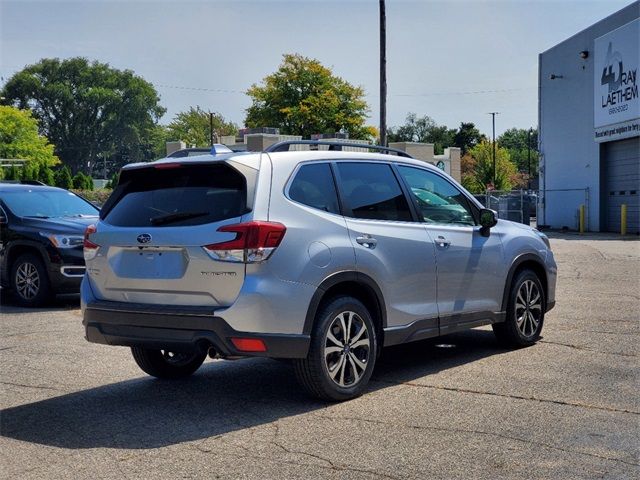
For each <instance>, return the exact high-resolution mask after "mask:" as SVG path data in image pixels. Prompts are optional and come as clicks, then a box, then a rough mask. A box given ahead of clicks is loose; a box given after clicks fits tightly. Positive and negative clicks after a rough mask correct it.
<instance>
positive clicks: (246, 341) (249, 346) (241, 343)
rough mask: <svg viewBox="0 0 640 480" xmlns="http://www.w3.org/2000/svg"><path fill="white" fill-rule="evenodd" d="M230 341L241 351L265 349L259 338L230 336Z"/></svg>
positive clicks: (264, 350) (260, 350) (261, 350)
mask: <svg viewBox="0 0 640 480" xmlns="http://www.w3.org/2000/svg"><path fill="white" fill-rule="evenodd" d="M231 343H233V346H234V347H236V348H237V349H238V350H240V351H241V352H266V351H267V346H266V345H265V344H264V342H263V341H262V340H260V339H259V338H232V339H231Z"/></svg>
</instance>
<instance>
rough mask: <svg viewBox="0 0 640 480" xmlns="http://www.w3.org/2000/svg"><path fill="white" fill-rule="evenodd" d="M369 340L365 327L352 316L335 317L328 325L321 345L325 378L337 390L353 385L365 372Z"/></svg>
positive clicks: (349, 312)
mask: <svg viewBox="0 0 640 480" xmlns="http://www.w3.org/2000/svg"><path fill="white" fill-rule="evenodd" d="M370 350H371V340H370V336H369V331H368V330H367V325H366V323H365V322H364V320H363V319H362V318H361V317H360V316H359V315H358V314H357V313H355V312H352V311H345V312H341V313H339V314H338V315H337V316H336V317H335V318H334V319H333V321H332V322H331V325H330V326H329V329H328V330H327V334H326V336H325V342H324V359H325V365H326V367H327V371H328V372H329V377H330V378H331V380H333V381H334V382H335V383H337V384H338V385H339V386H341V387H351V386H353V385H355V384H357V383H358V382H359V381H360V379H361V378H362V376H363V374H364V372H365V370H366V369H367V365H368V361H369V353H370Z"/></svg>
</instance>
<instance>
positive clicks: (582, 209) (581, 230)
mask: <svg viewBox="0 0 640 480" xmlns="http://www.w3.org/2000/svg"><path fill="white" fill-rule="evenodd" d="M580 233H584V205H580Z"/></svg>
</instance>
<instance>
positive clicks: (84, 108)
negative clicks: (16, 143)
mask: <svg viewBox="0 0 640 480" xmlns="http://www.w3.org/2000/svg"><path fill="white" fill-rule="evenodd" d="M1 95H2V96H3V97H5V98H6V101H8V102H9V103H11V104H12V105H14V106H17V107H20V108H30V109H31V110H32V111H33V114H34V116H35V117H36V118H37V119H38V120H39V121H40V133H41V134H43V135H46V136H47V137H48V138H49V140H51V141H52V142H53V143H54V144H55V152H56V154H57V155H58V157H60V159H61V160H62V161H63V162H64V163H65V164H66V165H68V166H69V167H70V168H71V170H72V172H78V171H85V172H90V171H91V169H92V167H93V166H94V164H95V163H96V161H97V160H98V158H99V157H100V158H102V157H103V156H104V155H106V156H107V157H109V158H110V160H111V161H112V162H113V163H115V164H118V163H126V162H130V161H144V160H149V159H151V158H152V154H151V152H152V151H153V148H152V146H151V136H152V133H153V130H154V127H155V125H156V123H157V120H158V119H159V118H160V117H161V116H162V115H163V114H164V112H165V109H164V108H162V107H161V106H160V105H159V100H160V99H159V97H158V93H157V92H156V90H155V88H154V87H153V85H151V84H150V83H149V82H147V81H146V80H144V79H143V78H141V77H139V76H136V75H135V74H134V73H133V72H132V71H130V70H117V69H114V68H111V67H109V65H108V64H106V63H99V62H90V61H89V60H87V59H86V58H70V59H65V60H60V59H57V58H54V59H42V60H40V61H39V62H38V63H36V64H34V65H29V66H27V67H25V68H24V69H23V70H21V71H20V72H18V73H16V74H15V75H13V76H12V77H11V78H10V79H9V81H8V82H7V83H6V85H5V86H4V89H3V90H2V92H1Z"/></svg>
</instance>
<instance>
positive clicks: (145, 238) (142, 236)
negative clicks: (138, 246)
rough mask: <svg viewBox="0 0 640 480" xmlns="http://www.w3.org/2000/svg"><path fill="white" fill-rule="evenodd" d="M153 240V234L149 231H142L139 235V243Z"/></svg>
mask: <svg viewBox="0 0 640 480" xmlns="http://www.w3.org/2000/svg"><path fill="white" fill-rule="evenodd" d="M150 241H151V235H149V234H148V233H141V234H140V235H138V243H149V242H150Z"/></svg>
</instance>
